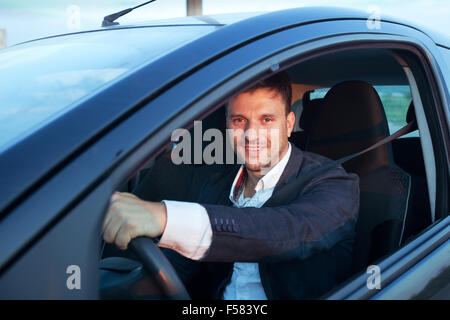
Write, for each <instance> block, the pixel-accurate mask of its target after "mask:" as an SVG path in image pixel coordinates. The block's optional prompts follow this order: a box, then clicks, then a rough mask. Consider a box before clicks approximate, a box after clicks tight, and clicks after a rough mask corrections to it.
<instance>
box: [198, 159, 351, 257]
mask: <svg viewBox="0 0 450 320" xmlns="http://www.w3.org/2000/svg"><path fill="white" fill-rule="evenodd" d="M275 192H276V190H275ZM201 205H203V206H204V207H205V208H206V210H207V213H208V216H209V219H210V223H211V227H212V230H213V237H212V243H211V246H210V247H209V249H208V251H207V252H206V254H205V255H204V256H203V258H202V259H201V260H202V261H217V262H232V261H242V262H278V261H283V260H290V259H302V260H304V259H307V258H309V257H311V256H312V255H314V254H315V253H317V252H321V251H323V250H329V249H331V248H332V247H333V246H334V245H336V244H337V243H339V242H340V241H343V240H344V239H348V237H349V236H350V237H351V236H353V234H354V226H355V223H356V219H357V216H358V211H359V178H358V176H357V175H355V174H349V173H347V172H346V171H345V170H344V169H343V168H342V167H341V166H338V167H335V168H332V169H330V170H328V171H327V172H326V173H324V174H322V175H321V176H320V177H317V178H315V179H312V180H311V182H310V183H308V185H307V186H306V187H305V188H304V189H303V191H302V192H301V193H300V194H299V196H297V198H296V199H295V200H294V201H292V202H291V203H288V204H286V205H283V206H277V207H262V208H251V207H246V208H235V207H228V206H221V205H212V204H201Z"/></svg>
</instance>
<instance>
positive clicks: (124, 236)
mask: <svg viewBox="0 0 450 320" xmlns="http://www.w3.org/2000/svg"><path fill="white" fill-rule="evenodd" d="M131 239H132V234H131V230H130V226H129V225H127V224H126V223H123V224H122V225H121V226H120V229H119V231H118V232H117V235H116V238H115V240H114V243H115V244H116V246H117V247H118V248H119V249H120V250H126V249H127V248H128V243H130V241H131Z"/></svg>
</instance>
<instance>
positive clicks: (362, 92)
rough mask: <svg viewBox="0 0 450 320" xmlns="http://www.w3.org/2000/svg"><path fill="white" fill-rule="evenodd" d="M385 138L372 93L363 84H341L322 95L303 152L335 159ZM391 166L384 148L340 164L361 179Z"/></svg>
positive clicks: (386, 130) (380, 107)
mask: <svg viewBox="0 0 450 320" xmlns="http://www.w3.org/2000/svg"><path fill="white" fill-rule="evenodd" d="M388 135H389V128H388V123H387V120H386V115H385V113H384V109H383V105H382V103H381V100H380V97H379V96H378V93H377V92H376V91H375V89H374V88H373V87H372V86H371V85H370V84H368V83H366V82H363V81H345V82H342V83H339V84H337V85H335V86H334V87H332V88H331V89H330V90H329V91H328V92H327V94H326V95H325V98H324V99H323V105H322V106H321V108H320V111H319V112H318V114H317V118H316V120H315V121H314V127H313V130H312V131H311V137H310V140H309V143H308V145H307V150H308V151H312V152H316V153H319V154H321V155H324V156H326V157H328V158H331V159H339V158H341V157H344V156H347V155H350V154H353V153H355V152H358V151H361V150H363V149H365V148H367V147H369V146H371V145H373V144H375V143H376V142H377V141H379V140H381V139H383V138H384V137H386V136H388ZM391 162H392V150H391V146H390V144H388V145H383V146H381V147H379V148H376V149H374V150H372V151H370V152H368V153H366V154H364V155H362V156H359V157H356V158H355V159H352V160H350V161H348V162H346V163H344V167H345V168H346V169H347V170H348V171H350V172H355V173H358V174H360V175H363V174H365V173H367V172H370V171H371V170H374V169H375V168H376V167H378V166H382V165H384V164H388V163H391Z"/></svg>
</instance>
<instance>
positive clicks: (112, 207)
mask: <svg viewBox="0 0 450 320" xmlns="http://www.w3.org/2000/svg"><path fill="white" fill-rule="evenodd" d="M121 200H122V197H121V196H120V194H118V192H114V193H113V194H112V195H111V198H110V199H109V207H108V211H107V212H106V216H105V218H104V220H103V225H102V234H103V233H104V232H105V228H106V226H107V225H108V223H109V221H110V220H111V218H112V216H113V215H114V212H116V211H118V209H119V205H120V202H121Z"/></svg>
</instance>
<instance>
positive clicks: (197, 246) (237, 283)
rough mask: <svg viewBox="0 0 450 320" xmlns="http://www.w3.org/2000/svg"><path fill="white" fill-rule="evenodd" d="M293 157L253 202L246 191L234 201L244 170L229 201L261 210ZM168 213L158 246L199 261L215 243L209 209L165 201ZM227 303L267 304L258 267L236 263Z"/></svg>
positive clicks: (259, 187) (281, 164)
mask: <svg viewBox="0 0 450 320" xmlns="http://www.w3.org/2000/svg"><path fill="white" fill-rule="evenodd" d="M290 154H291V145H290V143H289V147H288V151H287V152H286V154H285V155H284V156H283V158H282V159H281V160H280V161H279V162H278V163H277V164H276V165H275V166H274V167H273V168H271V169H270V170H269V172H268V173H267V174H266V175H265V176H264V177H262V178H261V179H260V180H259V181H258V183H257V184H256V187H255V191H256V192H255V194H254V195H253V196H252V197H251V198H244V189H243V188H242V190H240V194H239V197H238V198H237V199H235V198H234V197H233V194H234V189H235V186H236V182H237V181H238V179H239V177H240V176H241V175H242V174H243V170H244V166H241V168H240V169H239V171H238V173H237V174H236V177H235V179H234V182H233V185H232V187H231V190H230V195H229V197H230V200H231V202H232V203H233V205H234V206H235V207H238V208H242V207H256V208H260V207H262V206H263V205H264V203H265V202H266V201H267V200H269V199H270V197H271V196H272V193H273V190H274V188H275V186H276V184H277V183H278V180H279V179H280V177H281V174H282V173H283V171H284V168H285V167H286V164H287V162H288V160H289V156H290ZM163 202H164V204H165V205H166V210H167V222H166V228H165V230H164V233H163V234H162V236H161V239H160V242H159V243H158V245H159V246H161V247H165V248H170V249H173V250H175V251H177V252H178V253H180V254H181V255H183V256H185V257H187V258H190V259H193V260H199V259H201V257H203V256H204V254H205V253H206V252H207V250H208V248H209V246H210V245H211V241H212V229H211V223H210V221H209V217H208V214H207V212H206V209H205V208H204V207H203V206H201V205H200V204H198V203H192V202H181V201H168V200H164V201H163ZM223 299H224V300H267V297H266V294H265V292H264V288H263V286H262V284H261V278H260V275H259V268H258V264H257V263H248V262H235V263H234V265H233V274H232V277H231V281H230V283H229V284H228V285H227V287H226V288H225V291H224V294H223Z"/></svg>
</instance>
